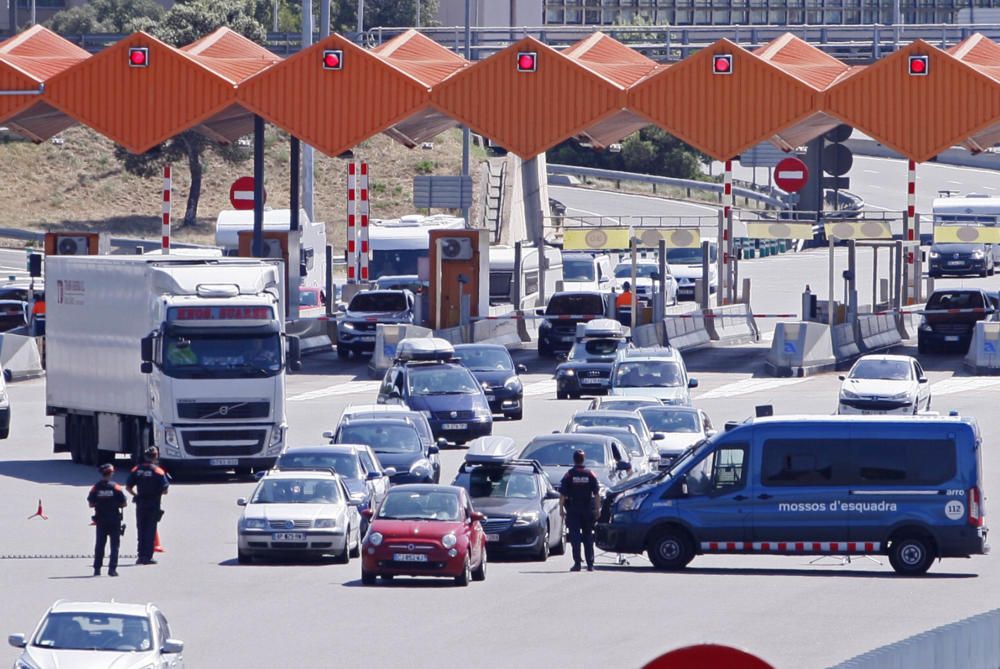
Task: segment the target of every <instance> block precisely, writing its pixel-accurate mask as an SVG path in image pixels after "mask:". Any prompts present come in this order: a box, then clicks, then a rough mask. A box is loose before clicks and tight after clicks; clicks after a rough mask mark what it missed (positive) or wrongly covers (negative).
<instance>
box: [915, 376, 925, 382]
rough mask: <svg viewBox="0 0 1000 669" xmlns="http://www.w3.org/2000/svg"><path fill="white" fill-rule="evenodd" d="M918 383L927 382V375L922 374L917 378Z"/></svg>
mask: <svg viewBox="0 0 1000 669" xmlns="http://www.w3.org/2000/svg"><path fill="white" fill-rule="evenodd" d="M917 383H927V377H926V376H921V377H920V378H919V379H917Z"/></svg>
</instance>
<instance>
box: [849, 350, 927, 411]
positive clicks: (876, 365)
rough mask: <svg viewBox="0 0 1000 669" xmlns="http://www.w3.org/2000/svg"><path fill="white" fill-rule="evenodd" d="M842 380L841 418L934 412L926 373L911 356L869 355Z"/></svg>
mask: <svg viewBox="0 0 1000 669" xmlns="http://www.w3.org/2000/svg"><path fill="white" fill-rule="evenodd" d="M840 380H841V381H843V384H842V385H841V386H840V401H839V402H838V404H837V413H839V414H893V413H896V414H915V413H918V412H920V411H929V410H930V408H931V388H930V384H929V383H928V382H927V377H926V376H924V370H923V368H922V367H921V366H920V363H919V362H917V361H916V360H915V359H914V358H911V357H910V356H908V355H866V356H864V357H862V358H860V359H859V360H858V361H857V362H856V363H854V366H853V367H851V371H850V372H849V373H848V374H847V376H841V377H840Z"/></svg>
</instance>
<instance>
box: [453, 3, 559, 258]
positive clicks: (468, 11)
mask: <svg viewBox="0 0 1000 669" xmlns="http://www.w3.org/2000/svg"><path fill="white" fill-rule="evenodd" d="M471 20H472V0H465V60H472V25H471V23H470V21H471ZM471 144H472V132H471V131H470V130H469V126H466V125H463V126H462V176H463V177H467V176H469V162H470V159H469V152H470V146H471ZM462 218H464V219H465V226H466V227H472V226H471V221H469V208H468V207H464V208H463V209H462ZM538 253H539V256H538V263H539V267H541V263H542V262H543V260H544V249H543V248H542V245H541V244H538Z"/></svg>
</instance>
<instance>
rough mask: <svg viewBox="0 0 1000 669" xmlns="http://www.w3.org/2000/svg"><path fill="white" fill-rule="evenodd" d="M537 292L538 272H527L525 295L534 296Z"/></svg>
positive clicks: (525, 275) (525, 274) (525, 276)
mask: <svg viewBox="0 0 1000 669" xmlns="http://www.w3.org/2000/svg"><path fill="white" fill-rule="evenodd" d="M537 292H538V272H537V271H531V272H525V273H524V288H523V293H524V294H525V295H533V294H535V293H537Z"/></svg>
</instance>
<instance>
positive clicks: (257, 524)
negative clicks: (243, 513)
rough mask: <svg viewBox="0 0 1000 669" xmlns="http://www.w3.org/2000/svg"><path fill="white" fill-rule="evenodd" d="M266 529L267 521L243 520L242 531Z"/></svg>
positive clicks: (260, 519)
mask: <svg viewBox="0 0 1000 669" xmlns="http://www.w3.org/2000/svg"><path fill="white" fill-rule="evenodd" d="M266 527H267V521H266V520H264V519H263V518H244V519H243V529H245V530H263V529H264V528H266Z"/></svg>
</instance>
